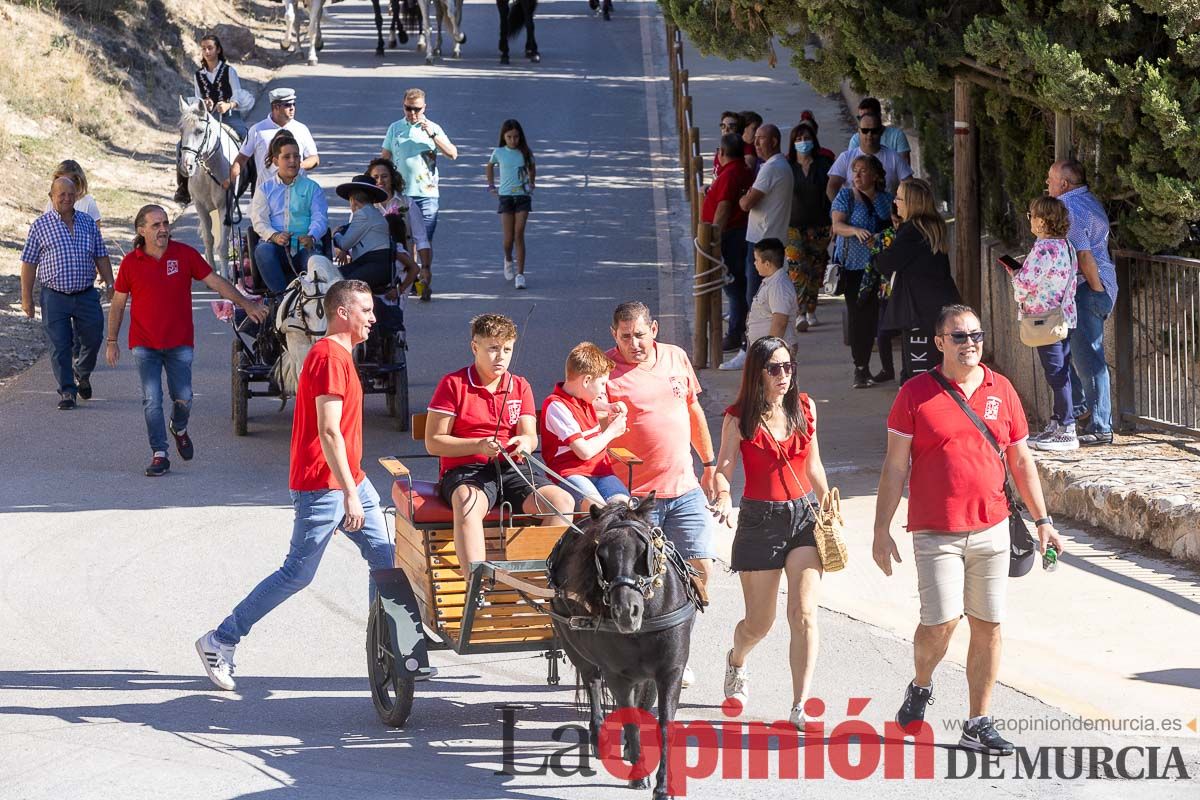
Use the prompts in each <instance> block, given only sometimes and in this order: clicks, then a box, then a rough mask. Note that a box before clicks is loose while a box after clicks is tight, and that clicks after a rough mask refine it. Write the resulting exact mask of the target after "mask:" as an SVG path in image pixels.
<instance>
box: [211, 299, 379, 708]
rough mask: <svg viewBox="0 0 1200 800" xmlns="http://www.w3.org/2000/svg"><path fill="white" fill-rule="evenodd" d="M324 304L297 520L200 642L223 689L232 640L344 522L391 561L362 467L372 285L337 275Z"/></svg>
mask: <svg viewBox="0 0 1200 800" xmlns="http://www.w3.org/2000/svg"><path fill="white" fill-rule="evenodd" d="M323 305H324V307H325V318H326V319H327V320H328V324H329V328H328V331H329V332H328V334H327V335H326V336H325V337H324V338H322V339H320V340H319V341H318V342H317V343H316V344H315V345H313V348H312V350H310V351H309V353H308V356H307V357H306V358H305V359H304V368H303V369H302V370H301V372H300V380H299V383H298V386H297V388H296V411H295V414H294V415H293V417H292V446H291V462H290V463H291V468H290V470H289V474H288V485H289V486H290V488H291V492H292V505H293V506H295V509H296V520H295V523H294V524H293V526H292V541H291V545H290V547H289V549H288V554H287V557H286V558H285V559H284V561H283V566H281V567H280V568H279V569H277V570H276V571H275V572H273V573H272V574H271V575H269V576H267V577H266V578H265V579H264V580H263V581H262V582H261V583H259V584H258V586H256V587H254V589H253V590H252V591H251V592H250V594H249V595H247V596H246V599H245V600H243V601H242V602H240V603H238V605H237V607H236V608H234V609H233V613H232V614H230V615H229V616H228V617H226V618H225V621H224V622H222V623H221V624H220V626H219V627H217V628H216V629H215V630H211V631H209V632H208V633H206V634H204V635H203V636H201V637H200V638H199V639H198V640H197V641H196V651H197V652H199V653H200V659H201V661H202V662H203V663H204V671H205V672H207V673H208V677H209V679H210V680H211V681H212V682H213V684H214V685H216V687H217V688H218V689H224V690H226V691H233V690H234V689H235V688H236V684H235V683H234V680H233V669H234V665H233V651H234V647H235V646H236V645H237V644H238V642H240V641H241V640H242V638H243V637H244V636H246V634H248V633H249V632H250V629H251V628H252V627H253V626H254V624H255V623H256V622H258V621H259V620H260V619H262V618H263V617H265V616H266V615H267V614H268V613H270V612H271V611H272V610H273V609H274V608H275V607H276V606H278V605H279V604H280V603H282V602H283V601H284V600H287V599H288V598H289V597H291V596H292V595H294V594H295V593H296V592H298V591H300V590H301V589H303V588H304V587H305V586H307V585H308V584H309V583H310V582H311V581H312V579H313V576H314V575H316V573H317V567H318V566H319V565H320V563H321V557H322V556H323V555H324V554H325V548H326V547H327V546H328V545H329V540H330V539H331V538H333V535H334V534H335V533H336V532H337V531H338V529H341V530H342V531H343V532H344V533H345V534H346V536H348V537H349V538H350V540H351V541H353V542H354V543H355V544H356V545H358V549H359V551H360V552H361V553H362V556H363V558H364V559H366V561H367V563H368V564H369V565H370V568H371V569H372V570H376V569H391V567H392V566H394V557H393V556H394V551H393V547H392V537H391V536H390V535H389V533H388V529H387V525H386V524H385V523H384V518H383V511H382V509H380V507H379V495H378V494H377V493H376V491H375V487H373V486H372V485H371V481H369V480H368V479H367V476H366V473H365V472H363V470H362V465H361V461H362V398H363V392H362V384H361V383H359V380H358V371H357V370H356V369H355V367H354V358H353V356H352V355H351V353H352V352H353V350H354V346H355V345H357V344H361V343H362V342H364V341H366V339H367V334H368V333H369V332H370V330H371V325H373V324H374V322H375V314H374V312H373V311H372V309H373V308H374V301H373V298H372V297H371V287H370V286H368V285H367V284H365V283H363V282H362V281H356V280H345V281H338V282H337V283H335V284H334V285H333V286H331V287H329V291H328V292H327V293H326V294H325V299H324V301H323ZM368 581H369V579H368ZM370 586H371V590H372V593H374V584H370Z"/></svg>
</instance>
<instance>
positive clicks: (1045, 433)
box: [1029, 420, 1058, 450]
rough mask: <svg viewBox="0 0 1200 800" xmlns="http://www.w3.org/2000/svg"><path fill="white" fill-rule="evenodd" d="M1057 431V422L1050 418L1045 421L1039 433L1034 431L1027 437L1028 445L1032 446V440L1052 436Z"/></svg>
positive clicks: (1036, 440)
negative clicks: (1044, 425)
mask: <svg viewBox="0 0 1200 800" xmlns="http://www.w3.org/2000/svg"><path fill="white" fill-rule="evenodd" d="M1057 432H1058V423H1057V422H1055V421H1054V420H1050V421H1049V422H1047V423H1046V427H1045V428H1043V429H1042V431H1041V433H1036V434H1034V435H1033V436H1030V437H1029V446H1030V447H1034V442H1040V441H1041V440H1042V439H1049V438H1052V437H1053V436H1054V434H1055V433H1057ZM1034 449H1035V450H1036V449H1037V448H1036V447H1034Z"/></svg>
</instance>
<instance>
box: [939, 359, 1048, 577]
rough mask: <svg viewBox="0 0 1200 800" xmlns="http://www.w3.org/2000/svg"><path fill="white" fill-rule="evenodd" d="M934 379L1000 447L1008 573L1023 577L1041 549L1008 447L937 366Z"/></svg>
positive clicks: (993, 447)
mask: <svg viewBox="0 0 1200 800" xmlns="http://www.w3.org/2000/svg"><path fill="white" fill-rule="evenodd" d="M928 374H930V375H932V376H933V379H934V380H935V381H937V382H938V383H939V384H941V387H942V389H944V390H945V391H946V394H948V395H950V397H952V398H953V399H954V402H955V403H957V404H958V407H959V408H961V409H962V410H963V413H964V414H966V415H967V417H968V418H969V419H970V420H971V422H973V423H974V424H975V427H976V428H978V429H979V432H980V433H981V434H983V438H984V439H986V440H987V441H988V443H989V444H990V445H991V446H992V449H993V450H995V451H996V455H997V456H999V457H1000V463H1001V464H1002V465H1003V466H1004V499H1005V500H1007V501H1008V577H1010V578H1019V577H1021V576H1022V575H1026V574H1028V572H1029V570H1031V569H1033V562H1034V553H1036V552H1037V541H1036V540H1034V538H1033V536H1032V535H1031V534H1030V533H1029V528H1028V527H1027V526H1026V525H1025V518H1024V517H1022V516H1021V507H1020V505H1019V504H1018V503H1017V500H1016V498H1015V497H1014V496H1013V491H1012V487H1011V486H1009V476H1010V473H1009V471H1008V459H1006V458H1005V457H1004V450H1003V449H1002V448H1001V447H1000V443H999V442H997V441H996V437H995V436H993V435H992V432H991V431H990V430H988V426H987V425H984V424H983V420H981V419H980V418H979V417H978V416H977V415H976V414H975V412H974V411H972V410H971V407H970V406H969V405H967V401H966V398H964V397H963V396H962V394H961V393H960V392H957V391H955V390H954V387H952V386H951V385H950V382H949V381H947V380H946V377H945V376H944V375H942V373H941V372H940V371H939V370H937V369H931V370H929V373H928Z"/></svg>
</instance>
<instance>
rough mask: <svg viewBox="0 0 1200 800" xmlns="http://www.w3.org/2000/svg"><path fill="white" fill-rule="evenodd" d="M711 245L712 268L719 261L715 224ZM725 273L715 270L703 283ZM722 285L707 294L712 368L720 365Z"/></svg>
mask: <svg viewBox="0 0 1200 800" xmlns="http://www.w3.org/2000/svg"><path fill="white" fill-rule="evenodd" d="M711 230H712V236H711V238H712V246H711V247H710V249H709V255H711V256H712V257H713V259H715V261H710V262H708V268H709V269H714V268H715V267H716V266H717V265H718V264H719V263H720V262H721V237H720V236H719V235H718V234H717V228H716V226H715V225H714V226H712V228H711ZM724 278H725V273H724V272H717V273H714V274H712V275H709V276H708V277H707V278H705V283H712V282H713V281H717V280H724ZM723 288H724V287H723V286H722V285H721V284H718V285H717V286H716V287H715V288H714V289H713V290H712V292H711V293H710V294H709V295H708V355H709V360H710V362H711V363H712V365H713V368H716V367H719V366H721V356H722V355H724V353H723V352H722V349H721V341H722V339H723V338H724V337H723V334H724V330H723V328H724V326H723V325H722V324H721V298H722V297H724V296H725V292H724V291H723Z"/></svg>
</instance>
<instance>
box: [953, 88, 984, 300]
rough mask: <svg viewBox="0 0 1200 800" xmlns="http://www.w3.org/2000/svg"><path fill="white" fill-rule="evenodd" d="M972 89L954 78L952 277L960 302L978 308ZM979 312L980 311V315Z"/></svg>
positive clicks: (976, 168) (975, 139)
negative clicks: (960, 296) (953, 263)
mask: <svg viewBox="0 0 1200 800" xmlns="http://www.w3.org/2000/svg"><path fill="white" fill-rule="evenodd" d="M973 94H974V89H973V87H972V85H971V83H970V82H969V81H968V80H966V79H965V78H964V77H962V76H961V75H956V76H955V77H954V216H955V223H954V261H955V265H954V278H955V282H956V283H958V290H959V293H960V294H962V298H963V302H965V303H967V304H968V305H970V306H971V307H972V308H975V309H978V308H979V304H980V301H981V300H982V291H981V289H982V286H983V283H982V276H981V274H980V271H981V270H982V268H983V267H982V265H981V264H980V260H981V252H980V247H981V243H980V241H979V182H978V172H979V146H978V142H979V138H978V134H977V132H976V130H975V113H974V107H973V105H972V100H973ZM981 313H982V312H981Z"/></svg>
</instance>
